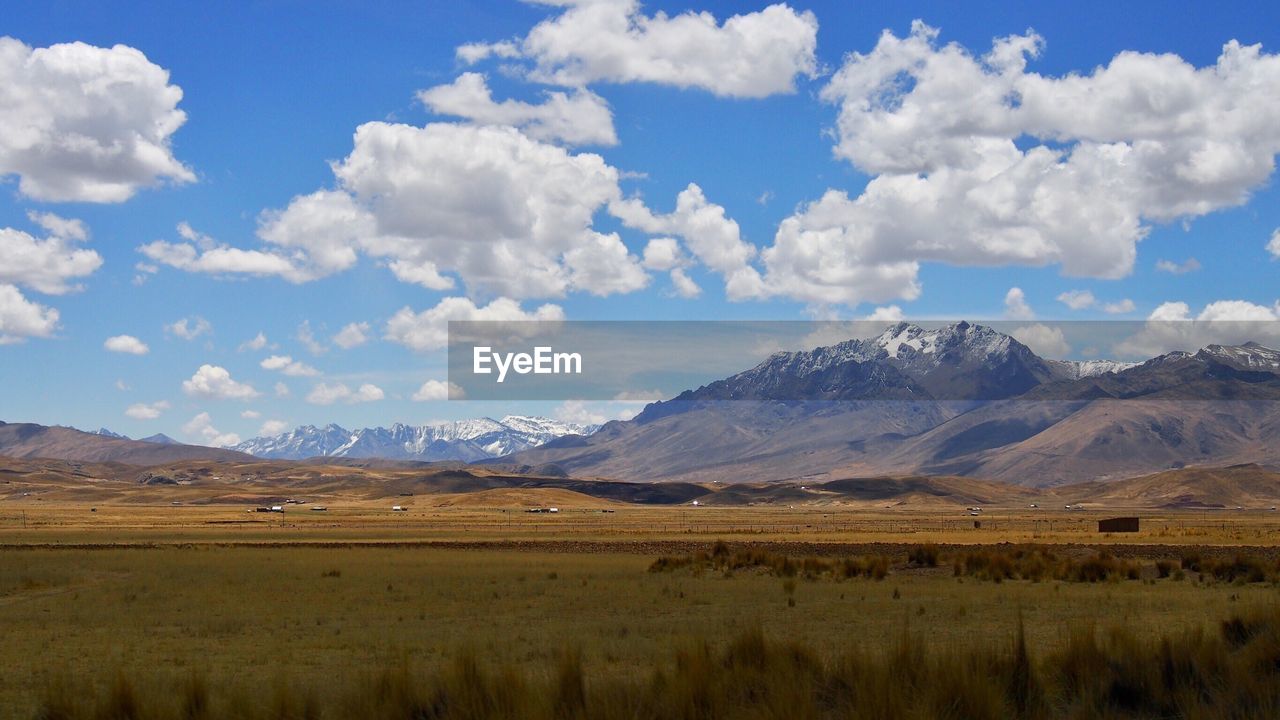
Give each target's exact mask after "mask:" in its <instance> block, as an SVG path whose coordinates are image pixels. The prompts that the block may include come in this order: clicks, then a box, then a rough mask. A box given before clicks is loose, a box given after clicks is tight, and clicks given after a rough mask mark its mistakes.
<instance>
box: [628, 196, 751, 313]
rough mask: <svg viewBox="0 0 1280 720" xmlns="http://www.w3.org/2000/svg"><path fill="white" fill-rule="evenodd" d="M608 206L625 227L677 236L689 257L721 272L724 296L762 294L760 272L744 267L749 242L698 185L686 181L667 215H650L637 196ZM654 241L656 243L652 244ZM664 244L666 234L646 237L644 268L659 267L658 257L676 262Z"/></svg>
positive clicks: (748, 257)
mask: <svg viewBox="0 0 1280 720" xmlns="http://www.w3.org/2000/svg"><path fill="white" fill-rule="evenodd" d="M609 209H610V212H612V213H613V214H614V215H615V216H617V217H618V219H620V220H622V222H623V223H624V224H625V225H627V226H628V227H632V228H636V229H638V230H642V231H644V232H647V233H651V234H670V235H679V236H680V237H681V238H683V239H684V242H685V245H686V246H688V248H689V252H690V253H692V254H693V256H694V257H695V258H697V259H698V260H699V261H700V262H701V263H702V264H704V265H706V266H707V267H708V268H710V269H712V270H714V271H716V272H718V273H720V274H721V275H723V276H724V278H725V294H726V295H727V296H728V297H729V299H730V300H743V299H746V298H757V297H761V296H762V295H763V294H764V292H765V291H764V287H763V283H762V282H761V279H760V273H759V272H758V271H757V270H756V269H755V268H754V267H752V266H751V265H750V263H751V260H752V259H753V258H754V257H755V255H756V248H755V246H754V245H752V244H751V243H748V242H746V241H745V240H743V239H742V232H741V230H740V228H739V227H738V223H737V221H735V220H733V219H732V218H730V217H728V216H727V215H726V214H725V209H724V208H723V207H721V206H720V205H716V204H715V203H712V202H709V201H708V200H707V198H706V195H705V194H704V193H703V192H702V188H701V187H699V186H698V185H696V184H694V183H690V184H689V186H688V187H686V188H685V189H684V190H682V191H681V192H680V194H679V195H677V196H676V207H675V210H674V211H672V212H671V213H670V214H667V215H661V214H655V213H654V212H653V211H652V210H650V209H649V208H648V207H646V206H645V204H644V203H643V202H641V201H640V200H639V199H638V198H629V199H626V200H617V201H615V202H613V203H612V204H611V205H610V208H609ZM655 242H658V243H661V244H659V245H657V246H654V243H655ZM670 242H671V239H670V238H656V239H655V240H651V241H650V245H649V246H647V247H646V248H645V264H646V266H648V267H651V268H653V269H663V268H660V267H659V265H662V264H664V261H665V262H666V264H670V263H671V262H678V261H679V257H680V255H679V248H678V247H673V246H672V245H670V244H669V243H670ZM651 249H652V251H653V252H652V255H651V252H650V251H651ZM671 267H677V266H676V265H671ZM666 269H670V268H666Z"/></svg>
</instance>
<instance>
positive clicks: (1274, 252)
mask: <svg viewBox="0 0 1280 720" xmlns="http://www.w3.org/2000/svg"><path fill="white" fill-rule="evenodd" d="M1267 252H1269V253H1271V257H1273V258H1280V228H1276V230H1275V232H1273V233H1271V240H1270V241H1268V242H1267Z"/></svg>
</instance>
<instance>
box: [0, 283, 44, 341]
mask: <svg viewBox="0 0 1280 720" xmlns="http://www.w3.org/2000/svg"><path fill="white" fill-rule="evenodd" d="M57 329H58V311H57V310H56V309H54V308H51V307H45V306H44V305H41V304H39V303H34V302H31V301H30V300H28V299H27V298H26V297H25V296H24V295H23V294H22V291H20V290H18V288H16V287H14V286H12V285H8V284H4V283H0V345H15V344H17V343H20V342H23V341H24V340H26V339H27V338H33V337H35V338H47V337H50V336H51V335H53V333H54V331H56V330H57Z"/></svg>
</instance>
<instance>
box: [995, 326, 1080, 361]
mask: <svg viewBox="0 0 1280 720" xmlns="http://www.w3.org/2000/svg"><path fill="white" fill-rule="evenodd" d="M1009 334H1010V335H1011V336H1013V338H1014V339H1015V340H1017V341H1018V342H1020V343H1022V344H1023V345H1026V346H1027V347H1029V348H1031V351H1032V352H1034V353H1035V354H1037V355H1039V356H1041V357H1047V358H1062V357H1066V355H1067V354H1068V353H1070V352H1071V345H1070V344H1069V343H1068V342H1067V338H1066V336H1065V335H1063V333H1062V328H1059V327H1049V326H1048V325H1044V324H1041V323H1036V324H1034V325H1024V326H1022V327H1019V328H1015V329H1014V330H1013V331H1012V332H1010V333H1009Z"/></svg>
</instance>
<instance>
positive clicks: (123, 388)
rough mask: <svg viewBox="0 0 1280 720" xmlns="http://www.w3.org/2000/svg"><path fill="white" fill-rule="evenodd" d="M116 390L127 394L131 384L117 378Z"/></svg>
mask: <svg viewBox="0 0 1280 720" xmlns="http://www.w3.org/2000/svg"><path fill="white" fill-rule="evenodd" d="M116 389H117V390H119V391H120V392H125V391H126V390H128V389H129V383H127V382H125V381H124V380H123V379H121V378H117V379H116Z"/></svg>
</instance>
